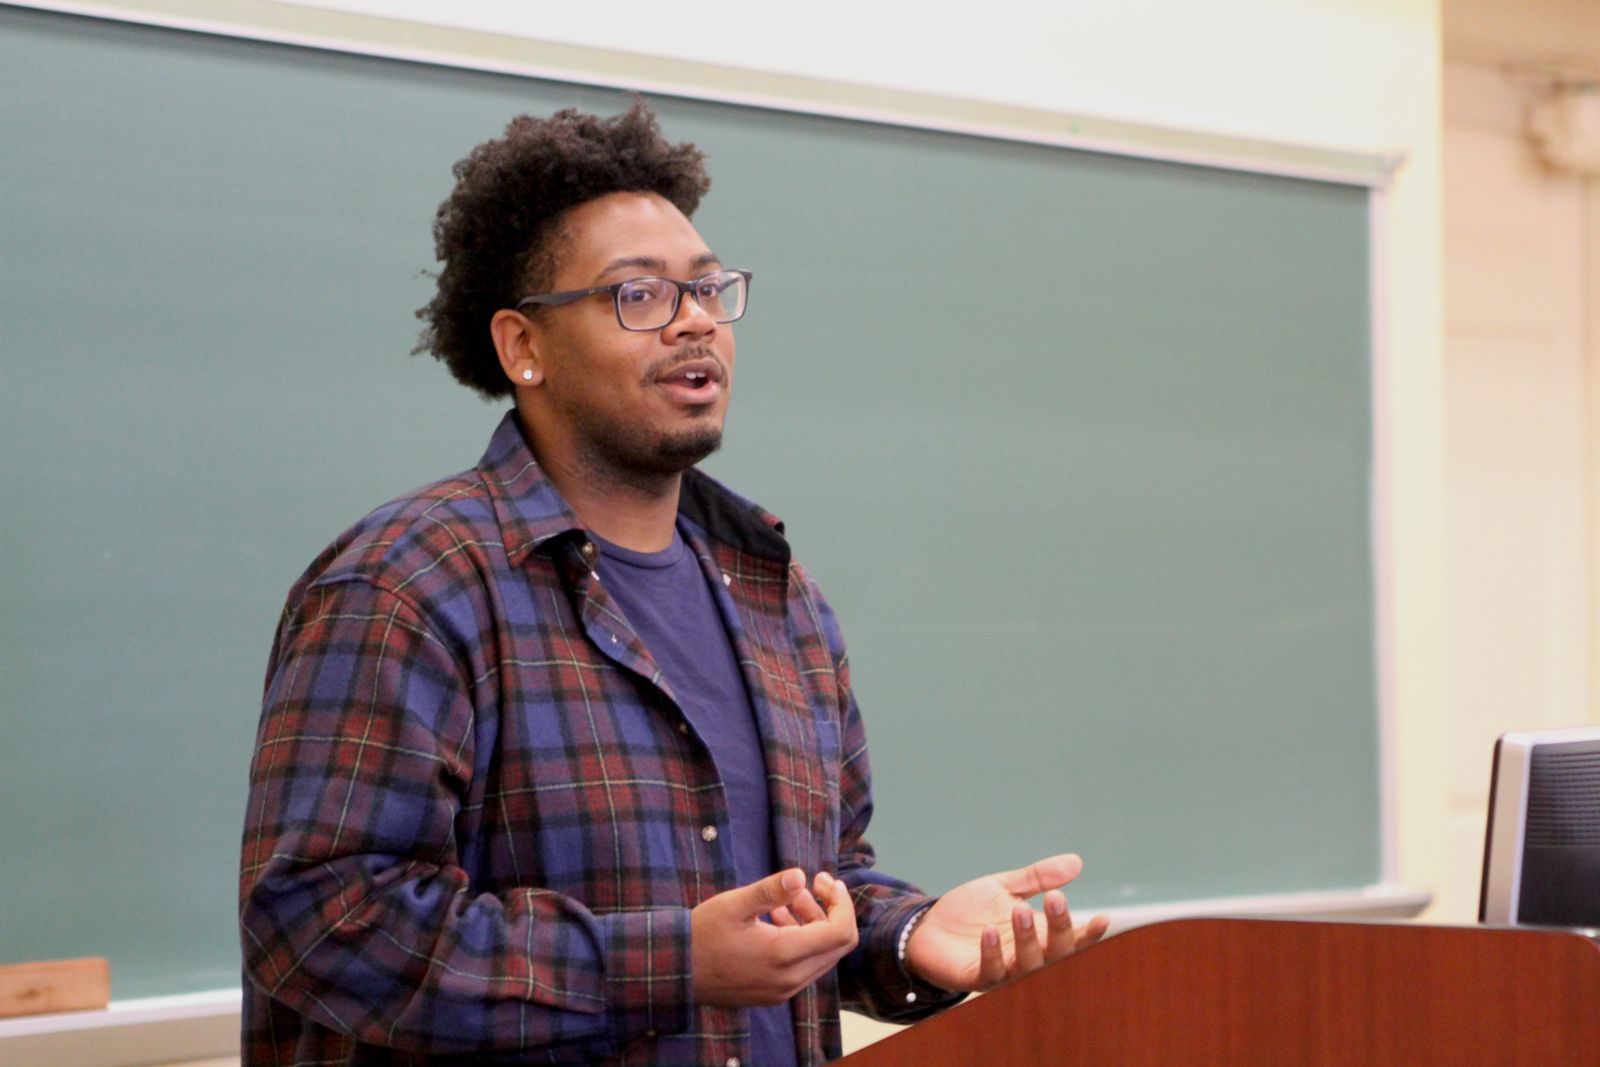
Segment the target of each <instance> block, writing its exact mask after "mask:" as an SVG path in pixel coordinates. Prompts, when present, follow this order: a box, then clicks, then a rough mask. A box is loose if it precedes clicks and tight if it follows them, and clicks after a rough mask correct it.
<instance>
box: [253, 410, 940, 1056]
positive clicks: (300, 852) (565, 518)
mask: <svg viewBox="0 0 1600 1067" xmlns="http://www.w3.org/2000/svg"><path fill="white" fill-rule="evenodd" d="M681 508H682V512H683V515H684V516H685V517H686V518H687V519H688V520H689V521H690V526H691V534H692V536H691V538H690V540H691V544H692V547H693V548H694V550H695V552H696V554H697V555H698V556H699V558H700V559H701V561H702V564H703V565H704V566H705V567H707V568H708V573H709V574H711V575H712V576H714V577H715V578H716V580H715V581H714V582H713V583H712V585H713V587H714V588H715V589H716V590H717V594H718V596H719V597H720V598H722V604H721V605H720V606H721V608H722V610H723V614H724V617H725V618H727V619H729V620H730V633H731V636H732V638H733V642H734V647H735V650H736V652H737V655H738V658H739V661H740V665H741V668H742V670H743V672H744V675H745V679H746V683H747V685H748V687H749V689H750V694H751V701H752V704H753V706H754V708H755V710H756V715H757V719H758V724H759V727H760V732H761V737H762V744H763V749H764V754H765V757H766V762H767V777H768V784H769V792H770V802H771V810H772V823H773V833H774V841H775V846H776V852H777V856H778V859H779V862H780V864H781V865H783V866H785V867H787V866H798V867H802V868H804V869H805V870H806V871H807V872H815V871H818V870H827V871H831V872H833V873H835V874H837V875H839V876H840V877H841V878H843V879H844V881H845V882H846V883H847V884H849V885H850V886H851V888H852V890H853V894H854V898H855V902H856V910H857V914H858V918H859V922H860V927H861V938H862V947H861V948H860V949H858V950H857V951H856V952H854V953H852V954H851V956H850V957H848V958H847V959H846V960H845V961H843V962H841V964H840V966H839V968H837V971H836V973H835V974H834V975H830V976H828V977H827V978H825V979H824V980H822V981H820V982H818V983H817V984H816V985H814V986H813V987H811V988H810V989H807V990H806V991H805V992H803V993H802V994H801V995H800V996H799V997H797V998H796V999H795V1001H794V1019H795V1029H796V1045H797V1050H798V1053H799V1060H800V1062H801V1063H802V1064H815V1063H821V1062H823V1061H825V1060H827V1059H830V1058H833V1057H835V1056H837V1055H838V1052H839V1034H838V1011H839V1007H840V1004H841V1000H842V1001H843V1003H845V1004H847V1005H848V1006H850V1007H852V1008H855V1009H856V1010H861V1011H864V1012H866V1013H868V1014H871V1015H874V1016H876V1017H881V1018H891V1019H895V1020H897V1021H911V1020H914V1019H917V1018H921V1017H922V1016H924V1015H927V1014H929V1013H930V1012H931V1011H934V1010H937V1009H938V1008H939V1007H942V1006H944V1005H945V1004H947V1003H949V998H941V997H937V996H930V995H928V994H929V992H930V991H928V990H927V989H925V988H923V987H920V986H918V987H917V991H918V992H919V993H920V995H919V996H918V997H917V998H916V999H915V1003H912V1004H908V1003H907V997H906V994H907V993H909V992H912V991H913V987H912V984H911V983H910V982H909V981H908V979H907V978H906V976H905V974H904V972H903V970H902V969H901V968H900V966H899V965H898V964H897V963H896V961H895V939H896V936H897V935H898V932H899V929H900V927H901V926H902V924H903V923H904V921H905V920H906V919H907V918H908V917H909V916H910V915H911V914H913V913H914V912H915V911H916V910H917V909H918V908H919V907H920V906H921V905H922V904H923V903H925V902H926V898H925V897H923V896H922V895H921V894H919V893H918V892H917V891H916V890H915V889H913V888H912V887H910V886H908V885H906V884H905V883H903V882H899V881H897V880H895V879H892V878H888V877H886V876H884V875H881V874H879V873H877V872H875V871H873V870H871V867H872V864H873V853H872V849H871V847H870V846H869V845H868V844H867V843H866V842H865V841H864V840H863V839H862V833H863V831H864V829H865V827H866V825H867V821H868V818H869V816H870V813H871V808H872V803H871V797H870V790H869V780H868V768H867V756H866V742H865V738H864V735H863V733H862V728H861V721H860V718H859V716H858V713H857V709H856V705H855V702H854V700H853V698H852V697H851V695H850V687H849V667H848V664H847V661H846V657H845V652H844V645H843V642H842V639H841V637H840V634H839V630H838V626H837V624H836V622H835V620H834V618H833V615H832V613H831V611H830V610H829V608H828V606H827V604H826V603H825V602H824V601H823V599H822V597H821V596H820V594H819V593H818V591H817V589H816V587H815V585H814V584H813V583H812V582H811V581H810V579H809V578H808V577H807V576H806V574H805V572H804V570H803V569H802V568H801V567H800V566H799V564H797V563H795V562H793V561H792V560H791V559H790V558H789V551H788V546H787V544H786V542H785V541H784V540H783V537H782V527H781V525H780V524H779V523H778V522H777V520H776V519H774V518H773V517H772V516H770V515H767V514H765V513H764V512H762V511H760V510H759V509H757V508H755V507H754V506H753V505H751V504H749V503H748V502H746V501H743V500H741V499H740V498H738V497H736V496H735V495H734V494H732V493H730V492H728V491H727V490H726V489H723V488H722V487H721V486H719V485H717V484H716V483H715V482H713V481H712V480H711V479H709V478H707V477H705V476H704V475H702V474H700V473H699V472H696V471H691V472H689V473H688V474H686V475H685V480H684V490H683V503H682V505H681ZM592 553H593V549H592V547H591V546H589V545H588V541H587V538H586V536H585V535H584V533H583V531H582V529H581V528H580V527H579V526H578V525H577V523H576V521H575V519H574V518H573V515H572V514H571V512H570V510H569V509H568V508H567V506H566V504H565V503H564V502H563V501H562V500H561V498H560V496H559V495H558V494H557V493H556V491H555V489H554V488H553V487H552V486H551V484H550V483H549V481H548V480H547V479H546V478H545V477H544V475H543V474H542V472H541V471H540V470H539V468H538V466H537V465H536V463H535V461H534V458H533V455H532V453H531V452H530V451H529V449H528V446H527V444H526V442H525V441H524V439H523V436H522V434H521V432H520V430H519V428H518V426H517V423H516V419H515V416H514V415H513V414H508V415H507V416H506V418H505V419H504V420H503V421H502V423H501V424H500V427H499V428H498V430H497V431H496V432H495V435H494V438H493V440H492V441H491V443H490V445H489V449H488V451H487V453H486V454H485V455H484V458H483V460H482V461H481V462H480V464H479V465H478V467H477V468H475V469H474V470H472V471H468V472H466V473H464V474H461V475H458V476H456V477H453V478H449V479H446V480H444V481H440V482H437V483H435V484H433V485H431V486H428V487H426V488H423V489H421V490H419V491H417V492H415V493H413V494H411V495H409V496H406V497H404V498H402V499H400V500H397V501H394V502H392V503H390V504H388V505H385V506H384V507H382V508H379V509H378V510H377V511H375V512H373V513H372V514H371V515H369V516H368V517H367V518H366V519H364V520H363V521H362V522H360V523H359V524H357V525H356V526H355V527H354V528H353V529H351V530H350V531H349V532H347V533H346V534H344V535H343V536H342V537H340V538H339V539H338V540H337V541H336V542H334V544H333V545H331V546H330V547H329V548H328V549H326V550H325V551H324V552H323V553H322V555H320V556H319V557H318V558H317V560H316V561H315V562H314V563H313V564H312V565H311V567H310V568H309V569H308V570H307V571H306V573H305V575H303V576H302V577H301V578H300V580H299V581H298V582H297V583H296V584H295V586H294V588H293V589H292V590H291V591H290V594H289V599H288V604H287V606H286V608H285V610H284V615H283V619H282V623H281V625H280V627H279V631H278V634H277V638H276V640H275V641H274V644H273V649H272V657H271V662H270V665H269V668H268V674H267V685H266V694H265V701H264V708H263V712H262V718H261V726H260V731H259V734H258V737H257V744H256V753H255V759H254V761H253V763H252V765H251V774H250V800H249V807H248V813H247V816H246V825H245V832H244V847H243V858H242V862H241V869H240V898H241V910H242V917H241V922H242V932H243V947H244V967H245V974H246V978H247V981H246V983H245V1011H244V1062H245V1063H246V1064H247V1065H252V1067H254V1065H272V1067H287V1065H291V1064H294V1065H304V1067H311V1065H325V1064H357V1063H359V1064H424V1063H426V1064H443V1063H467V1062H470V1063H473V1064H500V1063H554V1064H567V1063H571V1064H577V1063H615V1064H624V1063H627V1064H644V1063H650V1064H669V1065H670V1064H723V1063H726V1062H727V1061H728V1060H729V1059H730V1058H731V1057H735V1056H737V1057H740V1058H741V1059H748V1051H749V1041H748V1036H749V1035H748V1030H747V1026H746V1022H745V1019H744V1014H743V1013H742V1012H740V1011H737V1010H729V1009H720V1008H711V1007H703V1006H697V1005H695V1004H694V1003H693V1002H692V998H691V995H690V979H689V909H690V908H692V907H693V906H694V905H696V904H698V903H699V902H701V901H703V900H705V899H706V898H707V897H709V896H711V895H712V894H714V893H717V892H720V891H722V890H725V889H731V888H733V887H734V884H735V883H734V878H733V861H732V855H731V848H730V847H729V845H728V842H727V833H728V813H727V811H726V808H725V803H724V798H723V792H722V787H721V783H720V782H719V780H718V778H717V773H716V768H715V767H714V766H713V764H712V762H711V758H710V755H709V753H708V751H707V749H706V747H705V745H704V744H703V743H702V742H701V740H700V739H699V738H697V737H696V736H695V734H694V730H693V728H692V727H691V726H690V725H689V724H688V722H687V721H686V720H685V718H684V717H683V715H682V713H681V712H680V711H679V710H678V707H677V705H676V703H675V702H674V701H673V699H672V694H671V692H670V690H669V689H668V687H667V686H666V684H665V682H664V681H663V679H662V678H661V676H660V672H659V671H658V670H657V668H656V666H655V663H654V661H653V660H652V659H651V657H650V654H649V652H648V651H647V650H646V649H645V648H644V646H643V645H642V644H641V642H640V641H639V639H638V637H637V636H636V635H635V634H634V633H633V632H632V630H631V629H630V628H629V626H628V624H627V621H626V620H625V619H624V618H623V617H622V615H621V613H620V611H618V610H617V608H616V607H615V604H614V602H613V601H612V600H611V599H610V598H609V597H608V596H607V594H606V592H605V590H604V589H603V588H602V587H601V586H600V584H599V581H598V579H597V578H596V577H595V575H594V574H593V573H592V570H591V561H592V558H593V557H592ZM709 828H716V830H717V833H715V834H713V833H711V832H710V829H709ZM708 839H709V840H708Z"/></svg>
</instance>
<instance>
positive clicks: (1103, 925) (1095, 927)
mask: <svg viewBox="0 0 1600 1067" xmlns="http://www.w3.org/2000/svg"><path fill="white" fill-rule="evenodd" d="M1110 928H1111V916H1109V915H1096V916H1095V917H1094V918H1092V919H1090V920H1089V921H1088V922H1086V923H1084V924H1083V925H1082V926H1080V927H1078V928H1077V929H1076V930H1074V931H1073V934H1074V940H1075V942H1076V945H1077V947H1078V948H1088V947H1089V946H1090V945H1092V944H1094V943H1095V942H1096V941H1099V940H1100V939H1101V938H1102V937H1104V936H1106V931H1107V930H1109V929H1110Z"/></svg>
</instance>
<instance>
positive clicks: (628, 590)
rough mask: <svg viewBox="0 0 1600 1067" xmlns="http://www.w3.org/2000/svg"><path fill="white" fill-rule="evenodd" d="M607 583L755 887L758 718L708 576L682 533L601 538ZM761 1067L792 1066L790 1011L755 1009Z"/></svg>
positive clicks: (764, 863)
mask: <svg viewBox="0 0 1600 1067" xmlns="http://www.w3.org/2000/svg"><path fill="white" fill-rule="evenodd" d="M594 543H595V544H596V545H597V546H598V547H599V549H600V561H599V563H598V565H597V568H596V569H597V570H598V572H599V574H600V581H601V583H602V584H603V585H604V586H605V588H606V589H607V591H609V592H610V594H611V596H612V597H613V598H614V599H615V600H616V601H617V603H618V604H619V605H620V606H621V607H622V613H623V615H625V616H626V617H627V619H628V622H629V623H630V624H631V625H632V626H633V629H634V632H635V633H637V634H638V635H639V639H640V640H641V641H643V642H644V646H645V647H646V648H648V649H649V650H650V655H651V656H653V657H655V661H656V663H657V665H658V666H660V668H661V673H662V674H663V675H664V676H665V677H666V679H667V684H668V685H669V686H671V687H672V692H673V693H674V694H675V695H676V696H677V698H678V704H679V706H680V707H681V708H682V709H683V714H684V717H685V718H686V719H688V720H689V725H690V726H691V727H693V729H694V732H695V734H696V735H697V736H698V737H699V738H700V740H701V741H703V742H704V743H705V745H706V747H707V748H709V749H710V750H711V758H712V760H713V761H714V762H715V763H716V766H717V773H718V774H719V775H720V776H721V778H722V785H723V789H724V792H725V794H726V797H727V802H728V821H729V824H730V829H731V833H730V835H729V836H731V837H732V839H733V840H732V841H731V842H729V845H730V846H731V848H732V850H733V869H734V876H735V877H736V878H737V879H738V883H739V884H740V885H749V884H750V883H751V882H755V881H759V880H760V879H762V878H765V877H766V876H767V875H769V874H771V873H772V872H773V870H774V869H775V868H776V866H777V856H776V853H775V852H774V849H773V842H772V825H771V819H770V817H769V813H768V806H767V766H766V760H765V759H764V757H763V756H762V754H761V735H760V733H759V732H758V731H757V729H756V718H755V710H754V709H753V708H752V707H751V705H750V695H749V693H748V692H747V691H746V689H745V685H744V676H743V675H742V674H740V672H739V661H738V659H737V658H736V657H735V656H734V652H733V642H732V641H731V640H729V638H728V630H727V626H726V625H725V624H724V622H723V620H722V613H721V612H720V611H719V610H718V608H717V603H716V601H715V600H714V599H713V598H712V594H711V589H710V587H709V586H708V585H707V584H706V583H707V577H706V572H705V571H704V569H702V567H701V564H700V561H699V560H698V559H696V558H695V556H694V553H693V552H692V551H690V549H689V545H688V543H687V542H685V541H684V540H683V537H682V536H681V534H680V533H679V532H678V531H677V530H674V531H673V534H672V544H670V545H668V546H667V547H666V548H665V549H663V550H662V551H660V552H634V551H633V550H631V549H627V548H623V547H621V546H620V545H613V544H611V543H609V542H607V541H604V540H602V539H600V538H598V537H595V538H594ZM750 1037H751V1060H752V1061H753V1063H754V1064H755V1065H756V1067H790V1065H793V1064H794V1063H795V1051H794V1016H793V1013H792V1012H791V1011H790V1008H789V1005H788V1004H779V1005H777V1006H775V1007H769V1008H752V1009H751V1010H750Z"/></svg>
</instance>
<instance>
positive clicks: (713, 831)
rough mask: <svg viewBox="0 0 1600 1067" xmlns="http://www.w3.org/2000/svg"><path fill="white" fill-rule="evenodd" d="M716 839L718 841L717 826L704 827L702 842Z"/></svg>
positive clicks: (701, 836)
mask: <svg viewBox="0 0 1600 1067" xmlns="http://www.w3.org/2000/svg"><path fill="white" fill-rule="evenodd" d="M716 839H717V828H716V827H715V826H707V827H704V828H703V829H701V831H700V840H702V841H715V840H716Z"/></svg>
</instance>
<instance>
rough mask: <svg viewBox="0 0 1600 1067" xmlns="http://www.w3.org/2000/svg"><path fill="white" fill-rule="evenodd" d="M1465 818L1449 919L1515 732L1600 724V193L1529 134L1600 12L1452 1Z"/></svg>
mask: <svg viewBox="0 0 1600 1067" xmlns="http://www.w3.org/2000/svg"><path fill="white" fill-rule="evenodd" d="M1444 29H1445V56H1446V60H1447V62H1446V66H1445V79H1444V159H1445V166H1444V176H1445V186H1444V188H1445V195H1444V209H1445V239H1444V249H1445V263H1446V269H1445V390H1444V397H1445V455H1446V457H1447V467H1446V483H1445V484H1446V501H1447V504H1446V515H1447V536H1446V539H1445V541H1444V546H1443V547H1444V559H1445V568H1446V575H1447V583H1448V588H1449V597H1450V600H1449V609H1450V610H1449V621H1448V626H1447V628H1446V631H1445V633H1446V642H1447V656H1446V662H1447V665H1448V670H1449V685H1448V690H1447V692H1448V702H1449V724H1448V725H1449V729H1448V735H1447V736H1446V737H1444V738H1441V742H1442V743H1443V744H1444V745H1446V746H1447V751H1448V753H1449V760H1450V774H1449V779H1448V795H1449V811H1448V819H1447V825H1446V833H1445V834H1444V841H1445V851H1446V855H1445V857H1444V866H1443V867H1442V868H1441V870H1442V873H1443V875H1444V877H1443V879H1442V881H1441V883H1440V888H1439V901H1438V904H1437V906H1436V908H1435V909H1434V911H1433V912H1432V913H1431V917H1433V918H1437V919H1440V920H1444V921H1457V920H1459V921H1470V920H1471V919H1472V918H1474V917H1475V913H1476V912H1475V909H1476V888H1477V882H1476V879H1477V873H1478V868H1479V864H1480V863H1481V861H1482V849H1483V831H1484V816H1485V811H1484V808H1485V803H1486V799H1487V796H1486V794H1487V785H1488V774H1489V760H1490V751H1491V746H1492V744H1493V739H1494V736H1495V735H1496V734H1497V733H1499V732H1500V731H1503V730H1509V729H1532V728H1538V727H1546V726H1565V725H1573V724H1578V723H1585V722H1600V644H1597V642H1600V629H1597V617H1600V493H1597V492H1596V484H1597V476H1600V452H1597V447H1600V383H1597V379H1600V181H1596V180H1595V179H1592V178H1591V179H1587V180H1585V179H1583V178H1580V177H1578V176H1576V175H1574V174H1572V173H1570V172H1569V173H1562V172H1559V171H1556V170H1554V169H1552V168H1550V167H1548V166H1546V165H1545V164H1543V163H1541V161H1540V160H1539V158H1538V156H1537V154H1536V152H1535V151H1534V148H1533V146H1532V144H1531V142H1530V140H1529V138H1528V136H1527V134H1526V115H1527V111H1528V107H1529V105H1530V104H1531V103H1532V102H1533V101H1534V100H1535V99H1537V98H1538V97H1540V96H1542V95H1544V94H1546V93H1548V92H1549V91H1550V82H1549V77H1548V73H1549V72H1551V71H1565V72H1567V73H1568V74H1569V75H1571V74H1575V73H1579V72H1583V71H1589V72H1592V76H1594V77H1600V4H1595V3H1576V2H1574V0H1530V2H1528V3H1519V4H1515V5H1509V4H1500V3H1495V2H1491V0H1446V3H1445V5H1444Z"/></svg>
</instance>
